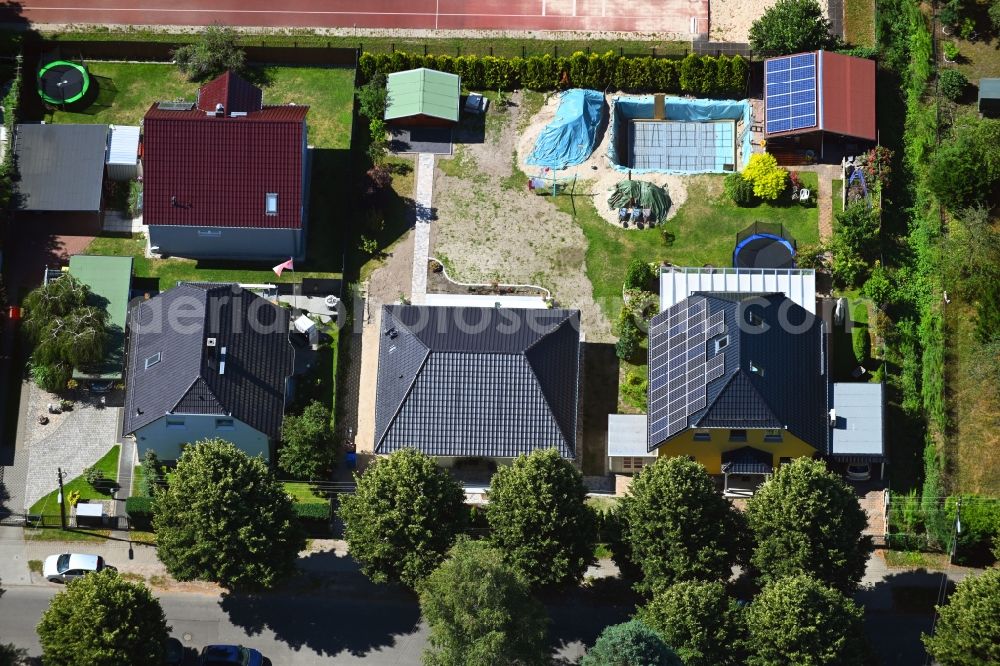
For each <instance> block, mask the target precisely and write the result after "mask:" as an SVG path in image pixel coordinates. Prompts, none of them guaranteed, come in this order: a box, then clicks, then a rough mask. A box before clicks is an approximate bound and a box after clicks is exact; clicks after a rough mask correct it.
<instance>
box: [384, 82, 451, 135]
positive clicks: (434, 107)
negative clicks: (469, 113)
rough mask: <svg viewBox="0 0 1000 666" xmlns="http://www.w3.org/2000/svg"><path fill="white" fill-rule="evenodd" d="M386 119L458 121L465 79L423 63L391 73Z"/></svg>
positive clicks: (398, 123)
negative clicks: (420, 65) (415, 67)
mask: <svg viewBox="0 0 1000 666" xmlns="http://www.w3.org/2000/svg"><path fill="white" fill-rule="evenodd" d="M386 91H387V92H388V100H387V101H386V107H385V120H386V122H387V123H388V124H389V125H391V126H394V127H451V126H453V125H454V124H455V123H457V122H458V115H459V100H460V97H461V94H462V81H461V79H460V78H459V76H458V75H457V74H448V73H447V72H439V71H437V70H434V69H427V68H426V67H420V68H418V69H411V70H407V71H405V72H396V73H394V74H390V75H389V76H388V78H387V79H386Z"/></svg>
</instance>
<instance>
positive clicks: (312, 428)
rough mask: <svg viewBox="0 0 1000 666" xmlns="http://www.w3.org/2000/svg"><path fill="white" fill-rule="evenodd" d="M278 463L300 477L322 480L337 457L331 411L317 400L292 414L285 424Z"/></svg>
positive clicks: (283, 424) (282, 429)
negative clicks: (331, 426) (300, 412)
mask: <svg viewBox="0 0 1000 666" xmlns="http://www.w3.org/2000/svg"><path fill="white" fill-rule="evenodd" d="M281 439H282V446H281V450H280V451H278V466H279V467H280V468H281V469H283V470H284V471H286V472H288V473H289V474H291V475H292V476H294V477H296V478H298V479H318V478H320V477H321V476H322V475H323V474H324V473H325V472H328V471H330V469H331V468H332V467H333V465H334V463H335V462H336V459H337V446H336V443H335V442H334V439H333V431H332V429H331V428H330V410H329V409H327V408H326V407H325V406H324V405H323V403H321V402H319V401H318V400H313V401H312V402H310V403H309V404H308V405H306V407H305V409H303V410H302V414H299V415H295V414H290V415H288V416H286V417H285V420H284V422H283V423H282V425H281Z"/></svg>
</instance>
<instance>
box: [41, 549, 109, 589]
mask: <svg viewBox="0 0 1000 666" xmlns="http://www.w3.org/2000/svg"><path fill="white" fill-rule="evenodd" d="M104 569H111V570H112V571H117V569H115V568H114V567H110V566H108V565H107V564H105V563H104V558H103V557H101V556H100V555H82V554H80V553H62V554H60V555H49V556H48V557H46V558H45V565H44V566H43V567H42V575H43V576H45V579H46V580H47V581H49V582H50V583H68V582H69V581H71V580H76V579H77V578H80V577H81V576H85V575H87V574H89V573H92V572H95V571H102V570H104Z"/></svg>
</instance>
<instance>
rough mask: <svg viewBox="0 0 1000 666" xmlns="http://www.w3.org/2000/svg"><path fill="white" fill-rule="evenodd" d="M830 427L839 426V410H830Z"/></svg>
mask: <svg viewBox="0 0 1000 666" xmlns="http://www.w3.org/2000/svg"><path fill="white" fill-rule="evenodd" d="M830 427H831V428H836V427H837V410H836V409H831V410H830Z"/></svg>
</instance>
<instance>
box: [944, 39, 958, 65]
mask: <svg viewBox="0 0 1000 666" xmlns="http://www.w3.org/2000/svg"><path fill="white" fill-rule="evenodd" d="M944 57H945V58H947V59H948V60H950V61H952V62H955V60H957V59H958V46H957V45H956V44H955V42H945V43H944Z"/></svg>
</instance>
